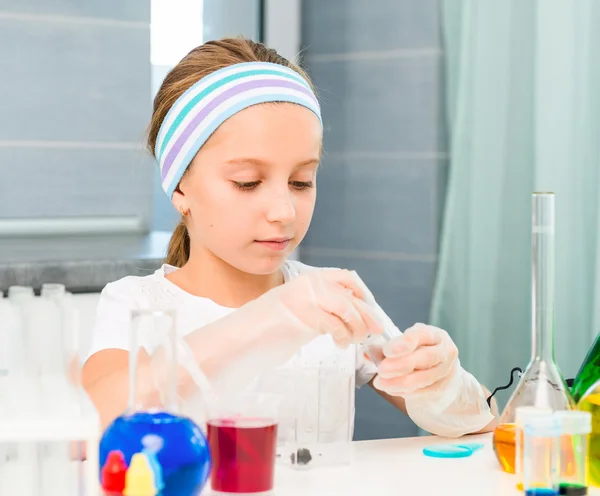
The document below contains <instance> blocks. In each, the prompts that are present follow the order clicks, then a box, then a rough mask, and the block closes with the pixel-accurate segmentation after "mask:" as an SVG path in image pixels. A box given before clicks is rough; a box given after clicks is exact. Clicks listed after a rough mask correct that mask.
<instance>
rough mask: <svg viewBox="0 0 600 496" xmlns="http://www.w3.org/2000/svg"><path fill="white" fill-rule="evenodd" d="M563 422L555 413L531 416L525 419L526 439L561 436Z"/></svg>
mask: <svg viewBox="0 0 600 496" xmlns="http://www.w3.org/2000/svg"><path fill="white" fill-rule="evenodd" d="M561 428H562V425H561V422H560V420H559V419H558V418H557V417H556V416H555V415H553V414H550V415H544V416H536V417H530V418H528V419H527V420H526V421H525V424H524V427H523V429H524V431H525V439H527V437H559V436H560V435H561Z"/></svg>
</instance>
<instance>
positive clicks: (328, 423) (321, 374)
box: [278, 336, 357, 468]
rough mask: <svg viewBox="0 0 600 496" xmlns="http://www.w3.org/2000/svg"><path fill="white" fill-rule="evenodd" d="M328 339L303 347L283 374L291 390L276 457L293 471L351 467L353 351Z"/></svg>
mask: <svg viewBox="0 0 600 496" xmlns="http://www.w3.org/2000/svg"><path fill="white" fill-rule="evenodd" d="M330 340H331V337H330V336H323V337H322V338H318V339H317V340H315V341H314V342H312V343H311V344H309V345H308V346H305V347H304V348H303V349H302V350H301V351H300V353H299V354H298V355H297V356H296V358H295V362H294V365H293V367H291V369H290V370H288V372H287V373H288V377H289V374H293V375H292V380H291V381H290V382H291V383H292V384H293V389H292V390H289V391H288V393H287V395H288V397H289V396H290V394H291V397H290V398H289V401H288V403H287V405H286V406H287V408H288V411H287V413H288V417H287V418H284V415H283V414H282V429H283V430H282V435H281V436H280V448H279V453H278V454H279V456H280V460H281V461H282V462H283V463H286V464H291V465H292V466H293V467H296V468H312V467H316V466H320V465H339V464H347V463H349V462H350V455H351V450H350V442H351V441H352V435H353V432H354V393H355V374H356V353H357V351H356V347H355V346H349V347H348V348H346V349H339V348H337V347H335V345H333V343H332V342H331V343H329V341H330ZM331 341H332V340H331Z"/></svg>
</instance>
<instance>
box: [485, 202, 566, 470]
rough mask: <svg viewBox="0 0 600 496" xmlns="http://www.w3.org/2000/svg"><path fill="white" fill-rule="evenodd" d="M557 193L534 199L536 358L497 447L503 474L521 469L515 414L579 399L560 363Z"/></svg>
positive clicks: (506, 413) (497, 435)
mask: <svg viewBox="0 0 600 496" xmlns="http://www.w3.org/2000/svg"><path fill="white" fill-rule="evenodd" d="M554 201H555V198H554V193H534V194H533V198H532V232H531V236H532V239H531V248H532V266H531V269H532V271H531V359H530V361H529V364H528V365H527V368H526V369H525V371H524V372H523V375H522V376H521V379H520V381H519V384H518V385H517V387H516V389H515V391H514V392H513V394H512V395H511V397H510V399H509V400H508V403H507V404H506V407H505V408H504V410H503V412H502V415H501V416H500V422H499V425H498V426H497V427H496V429H495V430H494V436H493V446H494V452H495V453H496V457H497V458H498V461H499V462H500V465H501V466H502V468H503V470H505V471H506V472H509V473H514V471H515V436H516V432H515V412H516V409H517V408H518V407H521V406H533V407H538V408H549V409H551V410H552V411H557V410H572V409H573V408H574V401H573V398H572V397H571V394H570V392H569V389H568V387H567V385H566V382H565V380H564V378H563V375H562V373H561V372H560V370H559V368H558V365H557V364H556V362H555V359H554V283H555V281H554V265H555V262H554V247H555V239H554V237H555V229H554V226H555V215H554V212H555V208H554Z"/></svg>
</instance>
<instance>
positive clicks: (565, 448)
mask: <svg viewBox="0 0 600 496" xmlns="http://www.w3.org/2000/svg"><path fill="white" fill-rule="evenodd" d="M555 415H556V417H557V418H558V420H559V422H560V424H561V437H560V453H561V455H560V465H559V472H558V482H559V487H558V489H559V494H563V495H566V496H585V495H586V494H587V491H588V484H589V480H588V479H589V471H588V445H589V437H590V433H591V432H592V416H591V414H590V413H588V412H580V411H564V412H556V414H555Z"/></svg>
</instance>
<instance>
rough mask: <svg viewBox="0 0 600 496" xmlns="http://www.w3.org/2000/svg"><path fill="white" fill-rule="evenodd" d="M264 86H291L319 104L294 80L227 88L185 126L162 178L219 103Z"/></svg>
mask: <svg viewBox="0 0 600 496" xmlns="http://www.w3.org/2000/svg"><path fill="white" fill-rule="evenodd" d="M264 86H269V87H273V86H275V87H279V88H291V89H294V90H297V91H300V92H302V93H304V94H305V95H307V96H308V97H309V98H310V99H311V100H312V101H313V102H314V103H315V105H316V106H318V103H317V100H316V98H315V96H314V94H313V93H312V91H310V90H309V89H308V88H305V87H304V86H302V85H301V84H299V83H296V82H293V81H286V80H282V79H259V80H256V81H248V82H247V83H242V84H239V85H236V86H233V87H232V88H229V89H228V90H226V91H224V92H223V93H221V94H220V95H218V96H217V97H216V98H214V99H213V100H212V101H211V102H209V103H208V104H207V105H206V106H205V107H204V108H203V109H202V110H200V112H198V115H196V117H194V118H193V119H192V121H191V122H190V123H189V124H188V126H187V127H186V128H185V130H184V131H183V132H182V133H181V136H179V138H177V141H176V142H175V144H174V145H173V148H171V149H170V150H169V153H168V154H167V156H166V157H165V162H164V166H163V168H162V171H161V175H160V176H161V179H162V180H164V179H165V177H167V174H168V173H169V169H170V168H171V166H172V165H173V162H174V161H175V157H177V154H178V153H179V151H180V150H181V148H182V147H183V145H184V144H185V142H186V141H187V140H188V138H189V137H190V135H191V134H192V133H193V132H194V130H195V129H196V128H197V127H198V126H199V125H200V123H201V122H202V121H203V120H204V119H205V118H206V117H207V116H208V115H209V114H210V113H211V112H212V111H213V110H215V109H216V108H217V107H218V106H219V105H221V104H222V103H223V102H225V101H226V100H228V99H230V98H231V97H233V96H235V95H237V94H239V93H242V92H244V91H248V90H254V89H257V88H262V87H264Z"/></svg>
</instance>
